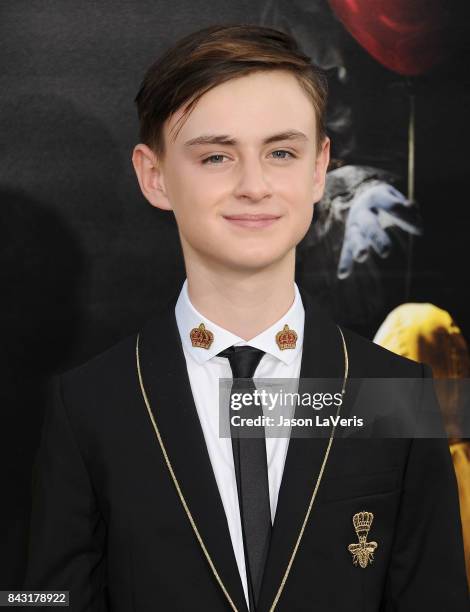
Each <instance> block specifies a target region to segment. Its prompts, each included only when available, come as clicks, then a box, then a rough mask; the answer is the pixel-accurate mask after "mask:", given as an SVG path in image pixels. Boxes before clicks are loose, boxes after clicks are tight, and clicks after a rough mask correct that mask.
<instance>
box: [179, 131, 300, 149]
mask: <svg viewBox="0 0 470 612" xmlns="http://www.w3.org/2000/svg"><path fill="white" fill-rule="evenodd" d="M281 140H308V137H307V136H306V135H305V134H304V133H303V132H299V130H286V131H285V132H279V133H278V134H273V135H272V136H268V137H267V138H265V139H264V140H263V142H262V144H271V143H273V142H279V141H281ZM204 144H218V145H228V146H235V145H237V144H239V143H238V140H236V139H235V138H233V137H232V136H229V135H227V134H202V135H201V136H197V137H196V138H191V140H187V141H186V142H185V143H184V146H185V147H193V146H196V145H204Z"/></svg>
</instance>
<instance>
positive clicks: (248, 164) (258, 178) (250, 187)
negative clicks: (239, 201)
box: [234, 156, 272, 202]
mask: <svg viewBox="0 0 470 612" xmlns="http://www.w3.org/2000/svg"><path fill="white" fill-rule="evenodd" d="M271 193H272V189H271V185H270V183H269V181H268V179H267V177H266V174H265V169H264V168H263V166H262V164H261V162H260V160H259V159H258V158H255V157H254V156H253V157H250V158H249V159H248V158H247V159H245V160H244V161H243V163H240V172H239V176H238V180H237V184H236V186H235V190H234V194H235V196H236V197H237V198H247V199H249V200H252V201H253V202H259V201H260V200H262V199H263V198H266V197H269V196H270V195H271Z"/></svg>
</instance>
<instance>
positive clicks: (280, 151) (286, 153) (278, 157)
mask: <svg viewBox="0 0 470 612" xmlns="http://www.w3.org/2000/svg"><path fill="white" fill-rule="evenodd" d="M275 153H282V154H284V155H282V156H279V155H275ZM271 155H274V158H275V159H288V157H286V155H290V157H295V155H294V154H293V153H291V152H290V151H284V150H283V149H278V150H277V151H273V152H272V154H271Z"/></svg>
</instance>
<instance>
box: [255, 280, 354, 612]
mask: <svg viewBox="0 0 470 612" xmlns="http://www.w3.org/2000/svg"><path fill="white" fill-rule="evenodd" d="M299 290H300V294H301V297H302V303H303V305H304V309H305V327H304V341H303V350H302V365H301V370H300V379H302V378H335V379H338V380H341V381H342V379H343V376H344V352H343V345H342V341H341V336H340V333H339V330H338V328H337V326H336V324H335V323H334V322H333V321H332V320H331V319H330V318H329V317H328V316H327V315H326V313H324V312H323V310H322V309H321V308H320V307H319V306H318V305H317V303H316V302H315V301H314V300H313V298H312V297H311V296H310V295H309V294H308V293H307V292H306V291H305V290H304V289H302V288H301V287H299ZM338 387H339V389H338V390H340V388H341V385H340V384H339V385H338ZM302 388H303V385H302V381H300V384H299V393H302ZM335 390H336V389H335ZM329 434H330V429H329V428H328V431H326V432H325V437H323V438H299V437H291V439H290V441H289V447H288V452H287V456H286V463H285V466H284V472H283V477H282V481H281V486H280V489H279V496H278V504H277V509H276V516H275V520H274V525H273V531H272V537H271V545H270V550H269V555H268V558H267V561H266V566H265V572H264V577H263V584H262V588H261V594H260V600H259V605H258V610H259V611H260V612H264V611H265V610H266V611H267V610H269V609H270V607H271V605H272V603H273V600H274V598H275V596H276V593H277V591H278V588H279V586H280V584H281V581H282V578H283V576H284V573H285V571H286V568H287V565H288V563H289V559H290V557H291V554H292V551H293V549H294V546H295V543H296V540H297V537H298V535H299V532H300V529H301V526H302V523H303V520H304V517H305V514H306V511H307V508H308V504H309V502H310V498H311V495H312V492H313V489H314V486H315V483H316V480H317V477H318V473H319V470H320V467H321V463H322V461H323V457H324V454H325V450H326V447H327V444H328V437H329ZM327 471H328V470H327V468H326V471H325V475H326V474H327ZM286 588H288V587H287V586H286ZM280 601H282V596H281V600H280Z"/></svg>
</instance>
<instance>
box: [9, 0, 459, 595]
mask: <svg viewBox="0 0 470 612" xmlns="http://www.w3.org/2000/svg"><path fill="white" fill-rule="evenodd" d="M453 7H454V8H453V9H452V10H453V11H454V13H453V15H452V17H453V19H452V23H451V28H452V32H451V34H452V36H450V37H449V42H448V47H449V48H448V54H447V59H446V60H445V61H444V62H442V63H441V64H439V65H438V66H436V67H435V68H434V69H433V70H432V71H430V72H428V73H427V74H426V75H423V76H420V77H416V78H413V79H411V80H408V81H407V80H406V79H404V78H403V77H400V76H399V75H397V74H395V73H392V72H391V71H389V70H387V69H386V68H384V67H383V66H381V65H380V64H379V63H377V62H376V61H375V60H374V59H372V58H371V57H370V56H369V55H368V54H367V52H366V51H365V50H364V49H363V48H362V47H361V46H360V45H359V44H358V43H357V42H356V41H355V40H354V39H353V38H352V37H351V36H350V35H349V34H348V32H347V31H346V30H345V29H344V28H343V26H342V25H341V24H340V23H339V22H338V21H337V20H336V19H335V18H334V17H333V15H332V13H331V10H330V9H329V6H328V4H327V2H326V1H324V2H322V1H320V0H317V1H316V2H315V1H312V0H295V1H293V2H282V1H279V2H274V1H268V2H254V1H249V0H245V1H237V2H231V3H222V2H211V3H210V4H209V3H208V2H203V1H201V0H192V1H189V0H174V1H173V2H171V3H167V2H161V1H160V2H148V1H143V0H138V1H134V2H131V1H113V2H109V1H102V2H99V3H94V2H93V3H92V2H80V3H72V2H58V1H50V2H47V3H45V2H39V1H33V0H28V1H25V0H17V1H16V2H14V3H8V4H3V5H2V8H1V20H0V64H1V70H0V105H1V109H0V135H1V137H0V156H1V166H0V172H1V187H0V188H1V208H0V211H1V217H0V221H1V223H0V231H1V247H2V258H1V267H0V269H1V274H2V279H1V281H2V283H1V286H2V288H3V292H2V294H3V299H2V301H1V306H0V307H1V309H2V312H1V319H0V320H1V321H2V327H1V332H2V342H1V344H0V347H1V350H0V365H1V371H2V385H1V389H2V400H1V427H0V449H1V455H0V465H1V468H0V469H1V482H2V487H3V491H2V493H3V494H2V496H1V500H2V501H1V505H0V524H1V526H2V527H1V529H2V534H1V539H0V541H1V543H2V544H1V546H0V588H2V589H7V588H19V587H20V586H21V582H22V577H23V571H24V564H25V553H26V541H27V529H28V521H29V508H30V478H31V465H32V461H33V458H34V454H35V452H36V448H37V444H38V441H39V429H40V426H41V423H42V418H43V412H44V396H45V388H46V387H45V386H46V383H47V380H48V379H49V378H50V376H51V375H52V374H54V373H56V372H59V371H64V370H66V369H68V368H70V367H72V366H73V365H75V364H78V363H81V362H83V361H85V360H86V359H88V358H89V357H91V356H92V355H94V354H96V353H98V352H100V351H102V350H104V349H105V348H107V347H108V346H110V345H112V344H113V343H115V342H116V341H117V340H119V339H120V338H122V337H124V336H126V335H127V334H129V333H131V332H133V331H135V330H137V329H138V328H139V327H140V325H141V324H142V323H143V322H144V321H145V319H146V318H147V317H148V316H149V314H150V313H151V312H152V310H153V309H154V308H155V307H156V306H157V304H158V303H159V301H160V300H162V299H165V298H166V297H168V295H169V294H170V293H174V292H175V291H177V290H178V288H179V287H180V285H181V283H182V281H183V280H184V267H183V261H182V256H181V252H180V247H179V243H178V235H177V231H176V227H175V224H174V222H173V220H172V218H171V213H164V212H162V211H159V210H157V209H155V208H153V207H151V206H150V205H149V204H148V203H147V202H146V200H145V199H144V198H143V196H142V195H141V193H140V190H139V187H138V184H137V181H136V179H135V175H134V170H133V167H132V163H131V154H132V149H133V146H134V145H135V144H136V143H137V142H138V136H137V134H138V124H137V116H136V110H135V107H134V103H133V99H134V96H135V94H136V92H137V90H138V87H139V84H140V81H141V79H142V76H143V74H144V72H145V70H146V68H147V67H148V66H149V65H150V63H152V61H153V60H154V59H155V58H156V57H157V56H158V55H159V54H160V53H161V52H162V51H163V50H164V49H165V48H166V47H167V46H169V45H170V44H171V43H172V42H173V41H175V40H176V39H177V38H179V37H181V36H182V35H184V34H186V33H189V32H191V31H193V30H195V29H198V28H200V27H204V26H207V25H211V24H214V23H231V22H233V23H235V22H242V23H263V24H266V25H272V26H274V27H280V28H285V29H289V30H291V31H292V33H294V34H295V35H296V36H297V37H298V38H299V40H300V42H301V43H302V45H303V46H304V47H305V49H306V51H307V52H308V53H310V54H311V55H312V56H314V55H317V58H319V59H321V60H322V62H323V63H324V65H325V67H326V68H328V76H329V79H330V86H331V106H330V111H329V117H330V130H329V133H330V136H331V137H332V140H333V155H334V156H335V157H336V158H338V159H341V160H342V161H343V162H345V163H353V164H365V165H373V166H377V167H380V168H384V169H387V170H390V171H393V172H394V173H396V174H397V175H398V176H399V177H401V180H402V191H404V192H405V191H406V152H407V149H406V147H407V144H406V139H407V117H408V100H409V98H408V94H409V88H410V87H412V89H413V91H414V92H415V95H416V130H417V132H416V141H417V150H416V156H417V157H416V164H417V166H416V199H417V201H418V203H419V206H420V210H421V213H422V216H423V220H424V225H425V233H424V236H423V237H422V238H419V239H417V240H415V242H414V250H413V258H412V273H413V274H412V284H411V293H410V294H409V295H408V296H405V292H404V286H405V283H404V273H405V272H404V270H405V267H406V265H407V263H409V262H405V261H402V260H400V259H397V260H395V261H396V264H394V265H395V266H396V267H395V268H394V270H393V272H394V275H391V274H389V273H390V263H387V262H386V261H384V262H378V264H380V265H382V266H383V269H384V277H383V278H384V281H383V291H384V295H385V296H386V299H385V301H384V303H385V306H386V307H384V308H383V311H381V312H376V313H375V315H374V317H373V318H372V319H371V320H369V322H368V326H367V325H364V324H360V323H359V322H357V325H355V321H354V320H352V319H348V304H347V303H344V305H343V308H342V309H340V310H339V312H336V313H334V314H335V316H337V318H338V319H340V320H342V321H343V322H345V323H347V324H349V325H350V326H351V327H356V328H357V329H358V331H360V332H361V333H365V334H367V335H369V336H370V337H371V336H372V335H373V333H374V332H375V330H376V329H377V326H378V324H379V323H380V322H381V321H382V320H383V318H384V317H385V315H386V314H387V312H388V311H389V310H390V309H391V308H393V307H394V306H395V305H397V304H399V303H401V302H403V301H405V299H406V300H407V301H429V302H432V303H434V304H436V305H438V306H440V307H442V308H445V309H446V310H449V312H450V313H451V314H452V315H453V316H454V318H455V320H456V321H457V323H458V324H459V326H460V327H461V329H462V331H463V333H464V335H465V336H466V338H467V340H468V339H469V334H470V312H469V309H468V306H469V300H468V288H467V285H468V272H467V266H468V263H467V262H468V254H467V250H468V241H469V229H470V223H469V219H468V212H467V208H468V206H469V203H468V187H467V184H468V174H469V169H468V163H469V156H468V153H467V149H468V127H467V124H468V121H469V119H468V108H469V104H468V103H469V99H470V95H469V90H468V87H467V83H465V81H464V76H465V71H466V70H468V68H467V66H468V57H467V56H466V51H467V49H466V48H465V44H464V41H465V37H464V35H463V31H462V24H463V23H464V20H463V18H462V14H461V13H460V6H459V5H458V4H455V5H453ZM314 59H315V58H314ZM339 65H341V66H343V68H346V69H347V72H348V75H349V76H348V79H347V82H341V83H340V82H339V80H338V78H337V77H338V66H339ZM338 118H344V121H342V122H341V121H338ZM338 126H339V127H338ZM371 257H373V255H372V256H371ZM390 261H394V260H393V259H391V260H390ZM309 265H311V266H314V265H315V261H313V262H310V264H309ZM387 266H388V268H387ZM387 270H388V272H387ZM302 274H303V270H302V269H301V270H299V272H298V279H300V280H302ZM392 276H393V279H394V280H393V282H392V281H390V283H389V282H388V280H387V279H389V278H392ZM397 279H398V280H397ZM397 288H398V289H397ZM307 289H310V290H311V291H312V292H314V290H315V287H314V286H311V287H307ZM392 289H393V290H392ZM339 295H342V294H341V293H339Z"/></svg>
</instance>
